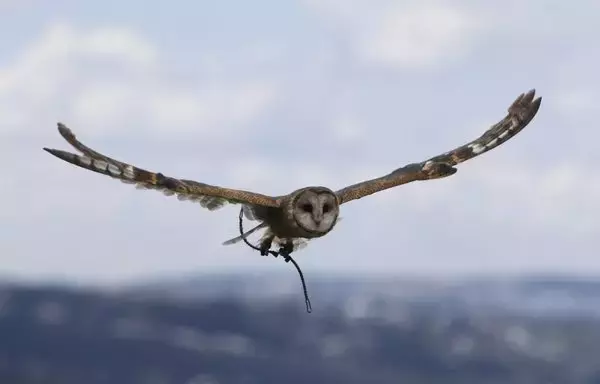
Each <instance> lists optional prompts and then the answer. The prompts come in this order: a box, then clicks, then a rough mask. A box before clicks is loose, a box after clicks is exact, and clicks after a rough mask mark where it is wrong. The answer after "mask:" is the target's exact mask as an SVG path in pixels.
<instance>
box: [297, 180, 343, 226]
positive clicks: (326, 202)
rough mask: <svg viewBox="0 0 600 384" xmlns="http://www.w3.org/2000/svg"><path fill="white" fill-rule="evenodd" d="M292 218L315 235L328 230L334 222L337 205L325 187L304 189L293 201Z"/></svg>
mask: <svg viewBox="0 0 600 384" xmlns="http://www.w3.org/2000/svg"><path fill="white" fill-rule="evenodd" d="M293 214H294V219H295V220H296V223H297V224H298V226H299V227H300V228H302V229H303V230H305V231H307V232H310V233H312V234H315V235H322V234H325V233H327V232H329V231H330V230H331V229H332V228H333V226H334V225H335V223H336V220H337V217H338V214H339V206H338V201H337V198H336V196H335V195H334V194H333V192H331V191H329V190H327V189H318V188H315V189H311V188H309V189H306V190H305V191H303V192H301V193H300V195H299V196H298V198H297V199H296V201H295V204H294V209H293Z"/></svg>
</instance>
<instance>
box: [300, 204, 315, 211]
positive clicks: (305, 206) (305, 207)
mask: <svg viewBox="0 0 600 384" xmlns="http://www.w3.org/2000/svg"><path fill="white" fill-rule="evenodd" d="M300 208H302V210H303V211H304V212H309V213H310V212H312V210H313V206H312V204H308V203H304V204H302V205H301V206H300Z"/></svg>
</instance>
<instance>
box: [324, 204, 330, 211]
mask: <svg viewBox="0 0 600 384" xmlns="http://www.w3.org/2000/svg"><path fill="white" fill-rule="evenodd" d="M330 210H331V207H330V206H329V204H325V205H323V213H327V212H329V211H330Z"/></svg>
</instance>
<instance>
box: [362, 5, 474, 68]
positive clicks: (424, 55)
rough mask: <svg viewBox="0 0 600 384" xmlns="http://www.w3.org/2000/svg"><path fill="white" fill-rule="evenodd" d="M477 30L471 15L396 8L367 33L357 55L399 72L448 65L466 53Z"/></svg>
mask: <svg viewBox="0 0 600 384" xmlns="http://www.w3.org/2000/svg"><path fill="white" fill-rule="evenodd" d="M476 27H477V25H476V23H475V19H474V17H473V16H472V15H470V14H469V13H467V12H465V11H463V10H460V9H458V8H455V7H451V6H448V5H433V4H419V5H410V6H408V7H407V6H400V7H395V8H394V9H390V10H389V11H387V12H385V14H384V15H383V16H382V18H381V20H380V22H378V23H377V25H376V26H374V28H372V29H370V30H368V31H365V33H364V35H363V36H362V37H361V38H360V40H359V43H358V53H359V54H360V55H361V56H362V57H363V58H364V59H365V60H366V61H369V62H373V63H376V64H383V65H388V66H393V67H400V68H414V67H423V66H433V65H436V64H439V63H442V62H444V63H445V64H447V60H448V59H450V58H455V57H458V56H460V55H462V54H463V53H464V51H465V49H466V47H468V46H469V45H470V43H471V41H472V40H473V39H472V38H473V37H474V36H473V32H474V30H475V29H476Z"/></svg>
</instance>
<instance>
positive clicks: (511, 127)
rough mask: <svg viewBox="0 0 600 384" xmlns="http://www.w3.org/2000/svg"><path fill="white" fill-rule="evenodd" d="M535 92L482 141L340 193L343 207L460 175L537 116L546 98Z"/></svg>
mask: <svg viewBox="0 0 600 384" xmlns="http://www.w3.org/2000/svg"><path fill="white" fill-rule="evenodd" d="M534 97H535V89H532V90H530V91H529V92H527V93H525V94H521V95H520V96H519V97H517V99H516V100H515V101H514V102H513V103H512V105H511V106H510V107H509V108H508V114H507V115H506V117H504V118H503V119H502V120H500V121H499V122H498V123H496V124H494V125H493V126H492V127H491V128H490V129H488V130H487V131H485V132H484V133H483V135H481V136H480V137H479V138H477V139H475V140H473V141H471V142H469V143H467V144H465V145H462V146H460V147H458V148H455V149H453V150H451V151H449V152H446V153H444V154H441V155H439V156H435V157H432V158H430V159H428V160H425V161H423V162H420V163H413V164H408V165H406V166H404V167H402V168H398V169H396V170H395V171H393V172H392V173H390V174H388V175H385V176H383V177H380V178H377V179H372V180H367V181H363V182H361V183H357V184H354V185H351V186H348V187H346V188H343V189H340V190H339V191H336V194H337V195H338V198H339V199H340V204H343V203H347V202H349V201H351V200H356V199H360V198H362V197H365V196H368V195H371V194H373V193H376V192H379V191H383V190H384V189H388V188H392V187H396V186H398V185H402V184H406V183H410V182H413V181H417V180H430V179H437V178H441V177H446V176H450V175H452V174H454V173H456V168H454V166H455V165H457V164H459V163H462V162H463V161H467V160H469V159H472V158H474V157H476V156H479V155H481V154H483V153H485V152H487V151H489V150H491V149H493V148H495V147H497V146H498V145H500V144H502V143H504V142H505V141H507V140H508V139H510V138H511V137H513V136H515V135H516V134H517V133H519V132H520V131H521V130H523V128H525V127H526V126H527V124H529V122H530V121H531V120H532V119H533V117H534V116H535V115H536V113H537V111H538V109H539V108H540V104H541V102H542V98H541V97H538V98H537V99H534Z"/></svg>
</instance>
